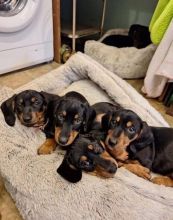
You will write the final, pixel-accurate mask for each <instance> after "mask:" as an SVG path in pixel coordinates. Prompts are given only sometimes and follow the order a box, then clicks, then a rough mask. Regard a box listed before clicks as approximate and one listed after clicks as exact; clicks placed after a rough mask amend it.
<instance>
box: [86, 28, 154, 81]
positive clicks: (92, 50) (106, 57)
mask: <svg viewBox="0 0 173 220" xmlns="http://www.w3.org/2000/svg"><path fill="white" fill-rule="evenodd" d="M117 34H120V35H128V29H111V30H109V31H107V32H106V33H105V34H104V35H103V36H102V37H101V38H100V40H99V41H95V40H89V41H87V42H86V43H85V49H84V50H85V53H86V54H87V55H89V56H90V57H92V58H93V59H94V60H96V61H97V62H99V63H101V64H102V65H103V66H104V67H106V68H107V69H108V70H110V71H112V72H113V73H115V74H116V75H118V76H120V77H121V78H125V79H136V78H142V77H145V75H146V72H147V69H148V66H149V63H150V61H151V59H152V57H153V55H154V52H155V50H156V46H155V45H153V44H150V45H148V46H147V47H145V48H142V49H137V48H136V47H124V48H117V47H113V46H108V45H105V44H103V43H102V41H103V40H104V39H105V38H106V37H108V36H111V35H117Z"/></svg>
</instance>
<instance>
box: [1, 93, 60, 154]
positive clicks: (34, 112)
mask: <svg viewBox="0 0 173 220" xmlns="http://www.w3.org/2000/svg"><path fill="white" fill-rule="evenodd" d="M58 99H59V96H57V95H53V94H49V93H46V92H37V91H35V90H25V91H23V92H20V93H19V94H15V95H13V96H12V97H11V98H9V99H8V100H6V101H4V102H3V103H2V104H1V110H2V112H3V114H4V118H5V121H6V123H7V124H8V125H9V126H14V125H15V121H16V116H17V118H18V119H19V121H20V122H21V124H23V125H24V126H27V127H38V128H40V129H41V130H42V131H43V132H44V133H45V135H46V141H45V143H43V145H42V146H41V147H40V148H39V150H38V153H39V154H45V153H50V152H51V151H53V150H54V148H55V146H56V142H55V140H54V130H53V129H54V127H53V124H52V123H53V108H52V103H53V101H55V100H58Z"/></svg>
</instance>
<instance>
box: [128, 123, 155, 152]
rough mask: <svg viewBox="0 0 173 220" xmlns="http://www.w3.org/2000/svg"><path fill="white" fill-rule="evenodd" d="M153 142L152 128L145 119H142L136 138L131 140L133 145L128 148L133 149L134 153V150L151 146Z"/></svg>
mask: <svg viewBox="0 0 173 220" xmlns="http://www.w3.org/2000/svg"><path fill="white" fill-rule="evenodd" d="M153 144H154V136H153V133H152V130H151V128H150V126H148V124H147V123H146V122H145V121H142V123H141V132H140V133H139V135H138V137H137V139H136V140H135V141H134V142H133V144H132V146H133V147H130V149H131V151H133V153H135V152H136V151H139V150H142V149H143V148H145V147H148V146H150V145H151V146H152V145H153ZM134 146H135V147H134Z"/></svg>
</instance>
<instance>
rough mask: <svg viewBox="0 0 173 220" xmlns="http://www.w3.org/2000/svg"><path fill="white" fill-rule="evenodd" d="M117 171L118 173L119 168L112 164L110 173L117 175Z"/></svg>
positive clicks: (109, 169)
mask: <svg viewBox="0 0 173 220" xmlns="http://www.w3.org/2000/svg"><path fill="white" fill-rule="evenodd" d="M116 171H117V166H116V165H115V164H114V163H112V164H111V166H110V167H109V168H108V172H109V173H116Z"/></svg>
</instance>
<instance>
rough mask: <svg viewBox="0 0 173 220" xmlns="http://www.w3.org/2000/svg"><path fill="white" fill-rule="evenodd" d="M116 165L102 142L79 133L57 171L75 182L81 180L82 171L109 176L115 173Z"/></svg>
mask: <svg viewBox="0 0 173 220" xmlns="http://www.w3.org/2000/svg"><path fill="white" fill-rule="evenodd" d="M117 167H118V164H117V163H116V161H115V160H114V159H113V158H112V157H111V156H110V155H109V154H108V153H107V152H106V151H105V146H104V144H103V142H101V141H99V140H96V139H95V138H94V137H92V135H91V136H89V135H87V136H85V135H80V136H79V137H78V138H77V140H75V142H74V143H73V144H72V146H71V148H70V149H68V150H67V152H66V155H65V157H64V159H63V162H62V164H61V165H60V166H59V168H58V169H57V172H58V173H59V174H60V175H61V176H62V177H63V178H65V179H66V180H68V181H70V182H72V183H76V182H78V181H80V180H81V178H82V171H86V172H89V173H92V174H93V175H97V176H100V177H105V178H110V177H113V176H114V174H115V173H116V170H117Z"/></svg>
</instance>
